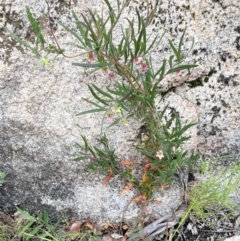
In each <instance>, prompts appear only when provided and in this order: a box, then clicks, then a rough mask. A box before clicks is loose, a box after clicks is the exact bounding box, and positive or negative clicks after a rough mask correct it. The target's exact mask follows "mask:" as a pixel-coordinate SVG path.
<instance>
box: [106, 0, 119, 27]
mask: <svg viewBox="0 0 240 241" xmlns="http://www.w3.org/2000/svg"><path fill="white" fill-rule="evenodd" d="M104 2H105V3H106V4H107V6H108V9H109V16H110V20H111V26H113V25H114V22H115V19H116V18H117V17H116V14H115V12H114V10H113V8H112V6H111V5H110V3H109V1H108V0H104Z"/></svg>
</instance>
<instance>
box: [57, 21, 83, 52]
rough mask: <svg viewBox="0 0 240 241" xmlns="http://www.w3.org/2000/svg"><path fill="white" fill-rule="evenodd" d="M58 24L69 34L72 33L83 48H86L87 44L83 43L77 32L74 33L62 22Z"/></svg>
mask: <svg viewBox="0 0 240 241" xmlns="http://www.w3.org/2000/svg"><path fill="white" fill-rule="evenodd" d="M58 24H59V25H61V26H62V27H63V28H64V29H65V30H67V31H68V32H69V33H71V34H72V35H73V36H74V37H75V38H76V39H77V40H78V41H79V42H80V43H81V44H82V45H83V47H85V46H86V45H85V43H84V42H83V41H82V39H81V38H80V37H79V36H78V35H77V33H76V32H75V31H73V30H72V29H70V28H68V27H67V26H66V25H64V24H63V23H61V22H58Z"/></svg>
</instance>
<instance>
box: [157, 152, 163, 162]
mask: <svg viewBox="0 0 240 241" xmlns="http://www.w3.org/2000/svg"><path fill="white" fill-rule="evenodd" d="M156 157H158V158H159V159H160V160H161V159H162V158H163V157H164V155H163V151H162V150H160V151H157V153H156Z"/></svg>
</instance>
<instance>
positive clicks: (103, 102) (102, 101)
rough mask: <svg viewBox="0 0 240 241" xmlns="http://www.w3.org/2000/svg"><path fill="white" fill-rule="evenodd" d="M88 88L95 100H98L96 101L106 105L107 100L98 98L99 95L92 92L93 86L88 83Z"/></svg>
mask: <svg viewBox="0 0 240 241" xmlns="http://www.w3.org/2000/svg"><path fill="white" fill-rule="evenodd" d="M88 88H89V90H90V92H91V94H92V95H93V97H94V98H95V99H96V100H98V101H99V102H101V103H102V104H104V105H106V106H108V104H107V102H106V101H105V100H103V99H102V98H100V97H99V96H98V95H97V94H96V93H95V92H94V90H93V88H92V87H91V86H90V85H88Z"/></svg>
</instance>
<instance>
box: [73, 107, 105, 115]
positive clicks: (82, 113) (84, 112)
mask: <svg viewBox="0 0 240 241" xmlns="http://www.w3.org/2000/svg"><path fill="white" fill-rule="evenodd" d="M101 111H106V109H104V108H101V109H92V110H86V111H83V112H80V113H78V114H77V115H76V116H78V115H86V114H90V113H96V112H101Z"/></svg>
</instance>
